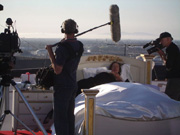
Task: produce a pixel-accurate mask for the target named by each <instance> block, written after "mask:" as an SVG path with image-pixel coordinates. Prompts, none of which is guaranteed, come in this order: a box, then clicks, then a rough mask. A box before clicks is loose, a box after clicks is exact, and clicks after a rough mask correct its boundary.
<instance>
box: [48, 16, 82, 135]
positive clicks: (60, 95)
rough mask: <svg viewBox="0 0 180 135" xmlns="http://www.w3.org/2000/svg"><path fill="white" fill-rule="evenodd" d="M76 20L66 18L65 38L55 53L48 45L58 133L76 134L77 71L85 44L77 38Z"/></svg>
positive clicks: (62, 30)
mask: <svg viewBox="0 0 180 135" xmlns="http://www.w3.org/2000/svg"><path fill="white" fill-rule="evenodd" d="M77 27H78V26H77V24H76V22H75V21H74V20H72V19H68V20H65V21H64V22H63V24H62V26H61V32H62V33H65V37H64V39H63V40H62V41H61V42H60V43H59V45H58V46H57V48H56V50H55V55H54V53H53V50H52V47H53V45H47V46H46V49H47V51H48V54H49V57H50V61H51V64H52V67H53V69H54V72H55V76H54V126H55V131H56V135H74V127H75V116H74V106H75V95H76V91H77V83H76V71H77V67H78V64H79V61H80V57H81V55H82V53H83V44H82V43H81V42H80V41H78V40H77V39H76V38H75V33H78V29H77Z"/></svg>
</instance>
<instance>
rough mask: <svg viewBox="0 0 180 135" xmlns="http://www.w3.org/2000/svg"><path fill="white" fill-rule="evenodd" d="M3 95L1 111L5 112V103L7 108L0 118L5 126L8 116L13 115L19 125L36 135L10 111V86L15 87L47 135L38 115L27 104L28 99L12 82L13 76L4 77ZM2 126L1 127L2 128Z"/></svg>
mask: <svg viewBox="0 0 180 135" xmlns="http://www.w3.org/2000/svg"><path fill="white" fill-rule="evenodd" d="M0 84H1V95H2V100H1V111H2V110H3V104H4V102H5V106H4V114H3V115H2V116H1V117H0V122H1V124H2V125H3V122H4V119H5V117H6V115H8V114H11V115H12V116H13V117H14V118H15V119H16V120H17V121H18V122H19V123H21V124H22V125H23V126H24V127H25V128H26V129H27V130H28V131H30V132H31V133H32V134H33V135H35V133H34V132H33V131H32V130H31V129H30V128H29V127H27V126H26V125H25V124H24V123H23V122H22V121H21V120H20V119H18V118H17V117H16V116H15V115H14V114H13V113H12V112H11V111H10V110H9V87H10V84H11V85H12V86H13V87H14V89H15V90H16V91H17V92H18V94H19V96H20V97H21V98H22V100H23V101H24V103H25V105H26V107H27V108H28V109H29V111H30V112H31V114H32V116H33V117H34V119H35V121H36V123H37V124H38V126H39V128H40V129H41V131H42V132H43V134H44V135H47V132H46V130H45V129H44V127H43V126H42V124H41V123H40V121H39V119H38V118H37V116H36V114H35V113H34V112H33V110H32V108H31V106H30V105H29V103H28V102H27V100H26V98H25V97H24V95H23V94H22V93H21V90H20V89H19V88H18V87H17V85H16V83H15V82H14V80H12V76H11V75H8V74H7V75H3V76H2V80H1V83H0ZM2 125H1V127H2ZM1 127H0V128H1Z"/></svg>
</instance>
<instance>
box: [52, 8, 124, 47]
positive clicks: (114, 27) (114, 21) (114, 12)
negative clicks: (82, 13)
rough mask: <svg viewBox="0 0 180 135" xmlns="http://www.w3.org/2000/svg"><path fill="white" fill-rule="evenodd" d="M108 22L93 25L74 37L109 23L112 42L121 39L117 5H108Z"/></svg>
mask: <svg viewBox="0 0 180 135" xmlns="http://www.w3.org/2000/svg"><path fill="white" fill-rule="evenodd" d="M109 11H110V22H108V23H105V24H103V25H100V26H97V27H94V28H92V29H89V30H87V31H84V32H82V33H79V34H76V35H75V37H78V36H80V35H83V34H85V33H87V32H90V31H92V30H94V29H97V28H100V27H103V26H105V25H111V37H112V40H113V41H114V42H118V41H119V40H120V39H121V29H120V19H119V7H118V6H117V5H111V6H110V9H109ZM59 43H60V42H58V43H56V44H54V45H53V46H56V45H58V44H59Z"/></svg>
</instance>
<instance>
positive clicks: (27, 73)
mask: <svg viewBox="0 0 180 135" xmlns="http://www.w3.org/2000/svg"><path fill="white" fill-rule="evenodd" d="M26 75H28V81H29V80H30V73H29V72H26Z"/></svg>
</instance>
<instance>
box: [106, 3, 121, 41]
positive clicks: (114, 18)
mask: <svg viewBox="0 0 180 135" xmlns="http://www.w3.org/2000/svg"><path fill="white" fill-rule="evenodd" d="M109 11H110V22H111V37H112V40H113V41H114V42H118V41H119V40H120V38H121V34H120V33H121V29H120V21H119V7H118V6H117V5H111V6H110V9H109Z"/></svg>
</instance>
